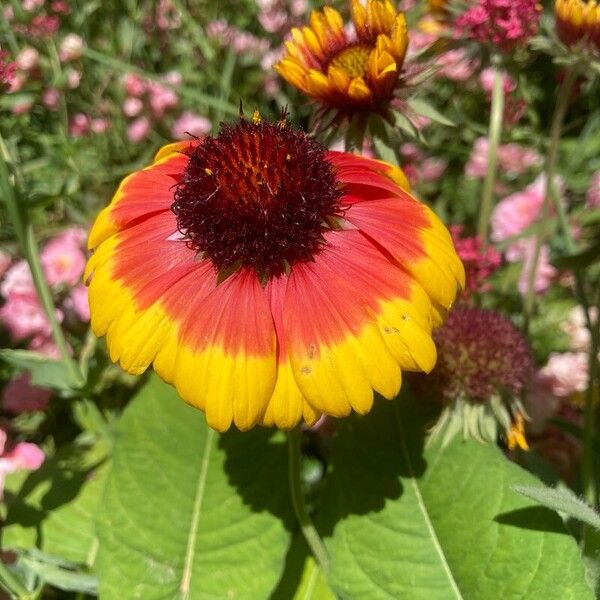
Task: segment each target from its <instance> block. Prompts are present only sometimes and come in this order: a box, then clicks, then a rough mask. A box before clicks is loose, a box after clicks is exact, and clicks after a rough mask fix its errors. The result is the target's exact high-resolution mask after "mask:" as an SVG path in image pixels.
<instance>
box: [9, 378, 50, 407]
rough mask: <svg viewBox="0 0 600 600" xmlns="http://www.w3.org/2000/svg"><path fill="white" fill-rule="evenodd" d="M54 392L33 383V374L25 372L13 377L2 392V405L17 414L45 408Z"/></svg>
mask: <svg viewBox="0 0 600 600" xmlns="http://www.w3.org/2000/svg"><path fill="white" fill-rule="evenodd" d="M51 397H52V392H51V391H50V390H47V389H45V388H41V387H38V386H37V385H32V384H31V374H30V373H27V372H24V373H21V374H20V375H17V377H14V378H13V379H11V380H10V381H9V382H8V383H7V384H6V386H5V387H4V390H3V392H2V406H3V408H4V410H6V411H7V412H10V413H13V414H15V415H18V414H21V413H23V412H32V411H36V410H45V409H46V407H47V406H48V402H50V398H51Z"/></svg>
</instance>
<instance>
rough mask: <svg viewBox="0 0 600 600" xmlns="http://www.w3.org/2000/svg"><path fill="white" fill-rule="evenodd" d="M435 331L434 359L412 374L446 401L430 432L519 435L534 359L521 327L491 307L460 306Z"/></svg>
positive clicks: (421, 388) (424, 389)
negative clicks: (424, 372) (426, 369)
mask: <svg viewBox="0 0 600 600" xmlns="http://www.w3.org/2000/svg"><path fill="white" fill-rule="evenodd" d="M433 335H434V340H435V342H436V345H437V348H438V362H437V364H436V366H435V368H434V369H433V371H432V372H431V374H430V375H429V376H428V377H424V376H419V377H418V378H416V380H415V388H416V390H417V392H418V393H421V394H426V395H429V396H430V397H432V398H435V399H436V400H437V401H438V402H441V403H442V404H443V405H444V411H443V413H442V416H441V418H440V421H439V422H438V425H437V426H436V429H435V430H434V433H436V434H439V433H441V432H442V431H443V432H445V433H446V435H450V437H451V436H452V435H454V434H455V433H457V432H458V431H463V432H465V434H467V435H469V436H471V437H474V438H476V439H481V440H487V441H496V437H497V431H498V427H500V428H501V429H502V430H503V434H504V437H505V438H506V439H507V442H508V443H511V440H513V441H515V440H516V441H518V440H519V439H521V438H520V437H519V431H520V427H521V426H522V425H521V426H520V425H519V423H520V422H521V421H520V419H522V417H523V415H524V414H525V411H524V409H523V407H522V406H521V403H520V400H519V396H520V394H521V393H522V392H523V390H524V389H525V387H526V385H527V383H528V382H529V380H530V378H531V376H532V374H533V359H532V356H531V351H530V349H529V346H528V345H527V342H526V340H525V338H524V337H523V335H522V334H521V333H520V332H519V330H518V329H517V328H516V327H515V326H514V325H513V324H512V323H511V322H510V321H509V320H508V319H507V318H505V317H503V316H502V315H500V314H498V313H496V312H494V311H491V310H484V309H480V308H474V307H467V306H459V307H457V308H455V309H454V310H453V311H452V312H451V313H450V315H449V317H448V320H447V321H446V323H445V324H444V325H443V326H442V327H440V328H439V329H438V330H437V331H435V332H434V334H433ZM511 432H512V437H509V436H510V435H511ZM521 433H522V432H521ZM523 439H524V438H523ZM519 445H520V446H521V447H525V446H524V444H519Z"/></svg>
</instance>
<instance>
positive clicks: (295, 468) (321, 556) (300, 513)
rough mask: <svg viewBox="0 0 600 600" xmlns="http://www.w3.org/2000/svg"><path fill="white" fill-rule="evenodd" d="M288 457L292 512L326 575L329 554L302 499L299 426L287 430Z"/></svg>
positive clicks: (300, 435)
mask: <svg viewBox="0 0 600 600" xmlns="http://www.w3.org/2000/svg"><path fill="white" fill-rule="evenodd" d="M287 435H288V457H289V482H290V492H291V495H292V503H293V505H294V512H295V513H296V518H297V519H298V523H299V524H300V529H301V530H302V534H303V535H304V539H305V540H306V543H307V544H308V547H309V548H310V549H311V551H312V553H313V556H314V557H315V559H316V561H317V563H318V564H319V566H320V567H321V569H322V571H323V573H324V574H325V575H327V574H328V573H329V555H328V554H327V549H326V548H325V545H324V544H323V540H322V539H321V536H320V535H319V533H318V531H317V530H316V528H315V526H314V524H313V522H312V520H311V518H310V516H309V514H308V510H307V509H306V503H305V501H304V494H303V492H302V485H301V482H300V473H301V468H302V453H301V448H300V444H301V440H302V433H301V431H300V428H299V427H296V428H295V429H292V431H289V432H288V434H287Z"/></svg>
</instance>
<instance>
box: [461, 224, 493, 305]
mask: <svg viewBox="0 0 600 600" xmlns="http://www.w3.org/2000/svg"><path fill="white" fill-rule="evenodd" d="M450 233H451V234H452V241H453V242H454V247H455V248H456V252H457V254H458V256H459V257H460V260H461V261H462V262H463V264H464V266H465V271H466V275H467V277H466V280H467V287H466V290H465V291H466V295H467V296H468V294H469V292H485V291H487V290H488V289H489V283H487V281H486V280H487V279H488V278H489V276H490V275H491V274H492V273H493V272H494V271H495V270H496V269H497V268H498V267H499V266H500V263H501V262H502V258H501V256H500V253H499V252H498V251H497V250H496V249H495V248H493V247H492V246H488V247H487V248H486V249H484V248H483V244H482V242H481V239H480V238H479V237H478V236H472V237H463V236H462V233H463V231H462V225H453V226H451V227H450Z"/></svg>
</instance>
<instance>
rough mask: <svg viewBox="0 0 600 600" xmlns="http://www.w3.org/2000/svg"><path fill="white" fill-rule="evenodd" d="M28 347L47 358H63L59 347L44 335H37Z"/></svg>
mask: <svg viewBox="0 0 600 600" xmlns="http://www.w3.org/2000/svg"><path fill="white" fill-rule="evenodd" d="M60 314H61V316H62V313H60ZM27 347H28V348H29V350H33V351H34V352H37V353H38V354H43V355H44V356H47V357H48V358H55V359H56V360H59V359H61V358H62V357H61V353H60V350H59V349H58V346H57V345H56V342H55V341H54V339H52V337H51V336H49V335H44V334H40V335H35V336H34V337H33V338H31V341H30V342H29V344H28V346H27ZM69 350H70V348H69Z"/></svg>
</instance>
